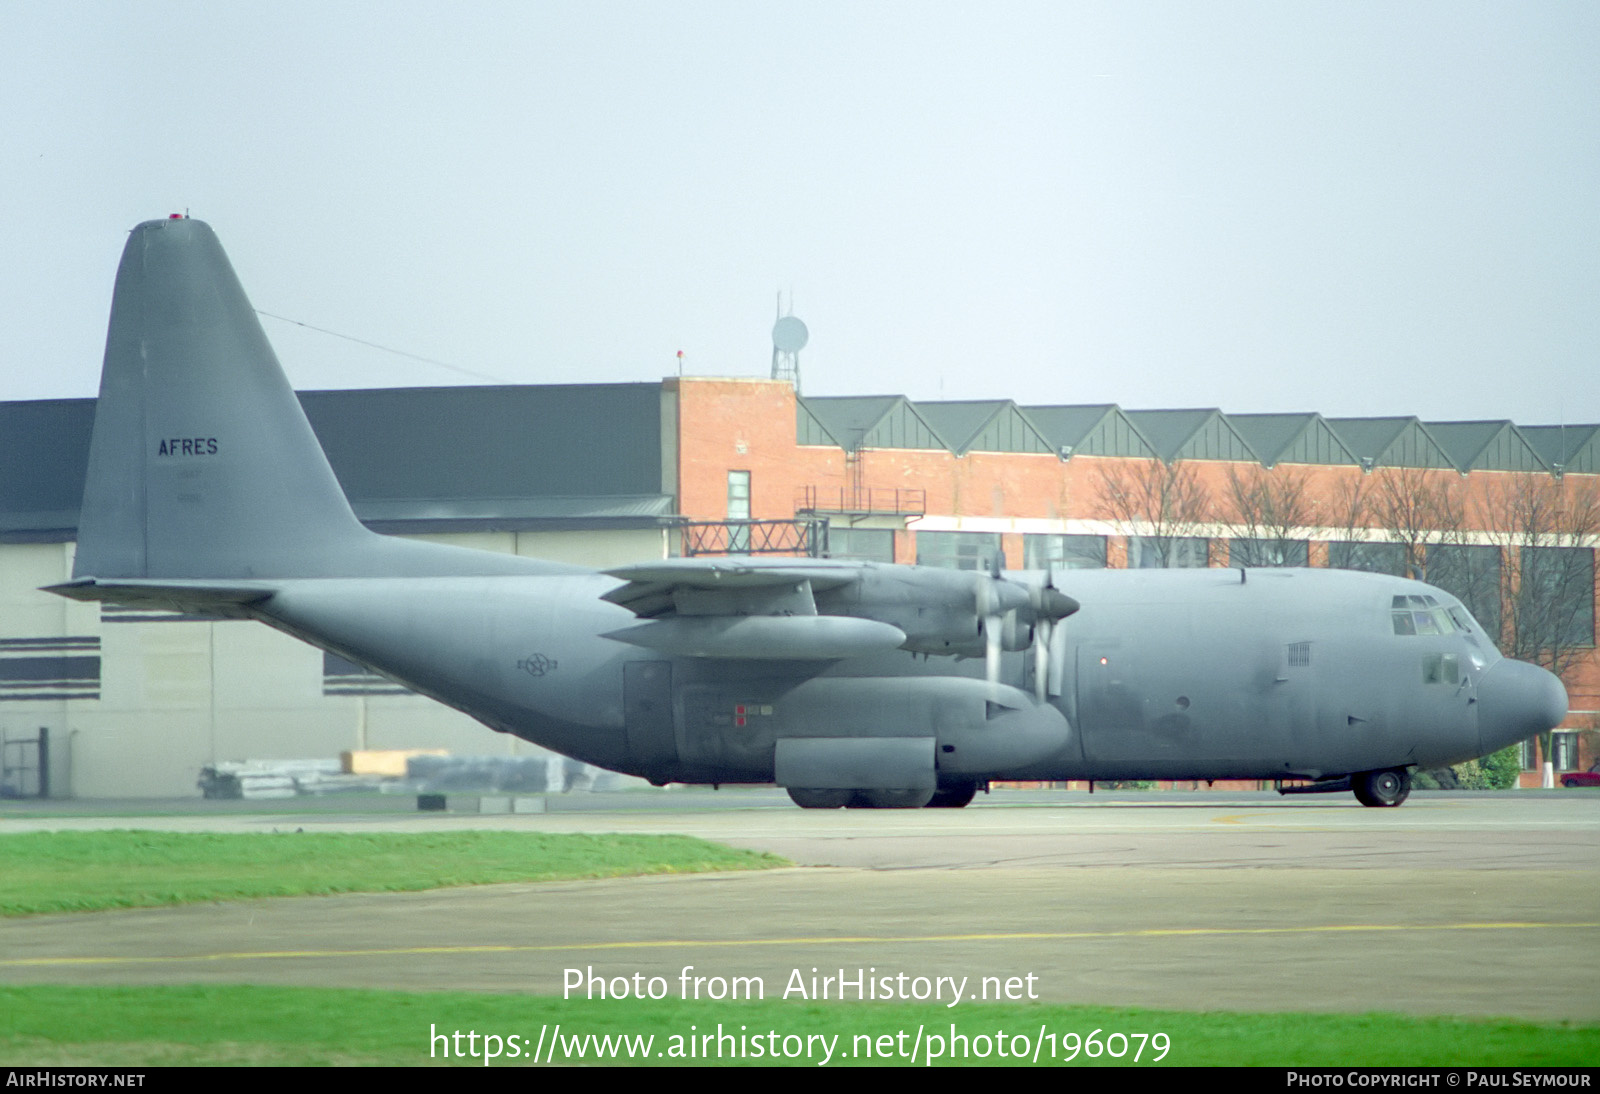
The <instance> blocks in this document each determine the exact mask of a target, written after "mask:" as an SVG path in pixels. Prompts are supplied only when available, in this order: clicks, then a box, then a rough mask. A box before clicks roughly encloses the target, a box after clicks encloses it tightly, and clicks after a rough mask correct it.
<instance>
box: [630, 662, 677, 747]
mask: <svg viewBox="0 0 1600 1094" xmlns="http://www.w3.org/2000/svg"><path fill="white" fill-rule="evenodd" d="M622 717H623V721H624V723H625V724H626V726H627V730H628V754H629V755H630V756H632V757H633V762H634V763H636V764H638V765H639V766H640V767H641V768H644V769H646V770H649V769H652V768H655V767H667V766H672V765H674V764H676V763H677V760H678V740H677V735H676V734H675V733H674V732H673V728H672V662H670V661H629V662H628V663H627V664H625V665H623V666H622Z"/></svg>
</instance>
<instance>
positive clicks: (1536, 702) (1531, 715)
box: [1478, 658, 1567, 755]
mask: <svg viewBox="0 0 1600 1094" xmlns="http://www.w3.org/2000/svg"><path fill="white" fill-rule="evenodd" d="M1566 716H1567V689H1566V688H1564V687H1562V686H1561V680H1560V678H1558V677H1557V676H1556V675H1555V674H1553V673H1549V672H1546V671H1545V670H1544V669H1542V668H1540V667H1539V666H1538V665H1530V664H1528V663H1527V662H1526V661H1513V660H1511V659H1510V658H1507V659H1505V660H1503V661H1498V662H1496V663H1495V664H1494V665H1492V666H1491V667H1490V669H1489V671H1488V672H1486V673H1485V674H1484V676H1483V679H1482V680H1480V681H1479V683H1478V739H1479V745H1480V747H1481V748H1482V750H1483V754H1484V755H1488V754H1489V753H1491V752H1495V751H1498V750H1499V749H1502V748H1505V747H1506V746H1507V745H1511V744H1516V743H1517V742H1518V741H1525V740H1527V739H1528V738H1529V737H1532V736H1533V735H1534V734H1536V733H1543V732H1544V731H1545V730H1547V729H1554V728H1555V727H1556V726H1558V725H1560V724H1561V722H1562V720H1563V719H1565V718H1566Z"/></svg>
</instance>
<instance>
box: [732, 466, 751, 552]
mask: <svg viewBox="0 0 1600 1094" xmlns="http://www.w3.org/2000/svg"><path fill="white" fill-rule="evenodd" d="M749 519H750V472H748V471H729V472H728V523H729V525H730V527H729V528H728V553H729V554H730V555H742V554H746V553H748V552H749V550H750V529H749V528H748V527H745V528H735V527H732V524H733V522H734V521H736V520H749Z"/></svg>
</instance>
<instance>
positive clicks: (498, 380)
mask: <svg viewBox="0 0 1600 1094" xmlns="http://www.w3.org/2000/svg"><path fill="white" fill-rule="evenodd" d="M255 313H256V314H257V315H264V316H266V317H267V318H268V319H276V320H278V321H279V322H280V323H293V324H294V325H295V326H297V327H304V328H306V329H307V330H314V331H316V332H317V333H318V334H328V335H332V336H333V337H335V338H343V339H344V340H345V341H347V342H355V343H356V344H357V345H362V346H370V347H371V348H373V349H376V350H382V351H383V352H384V353H392V354H394V355H395V356H396V357H409V358H410V359H411V360H413V361H421V362H422V363H424V364H428V365H437V366H438V367H439V368H443V369H449V370H450V371H451V372H459V373H461V375H463V376H471V377H473V378H474V379H478V380H488V381H489V382H490V383H495V384H510V383H515V381H514V380H507V379H506V378H505V377H503V376H491V375H489V374H488V373H487V372H474V371H473V370H472V369H470V368H463V367H462V366H460V365H452V364H451V363H450V362H449V361H440V360H438V359H437V358H433V357H424V356H422V355H421V354H420V353H407V352H406V351H405V350H403V349H395V348H394V347H393V346H385V345H382V344H381V343H378V342H369V341H367V339H365V338H357V337H356V336H355V335H353V334H342V333H340V332H339V331H336V330H329V329H328V328H327V327H319V326H315V325H314V324H311V323H303V322H301V321H300V320H298V319H290V318H289V317H288V316H287V315H274V314H273V313H272V312H269V311H262V310H261V309H260V308H256V309H255Z"/></svg>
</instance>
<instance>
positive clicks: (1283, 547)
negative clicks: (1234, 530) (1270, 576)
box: [1228, 539, 1311, 568]
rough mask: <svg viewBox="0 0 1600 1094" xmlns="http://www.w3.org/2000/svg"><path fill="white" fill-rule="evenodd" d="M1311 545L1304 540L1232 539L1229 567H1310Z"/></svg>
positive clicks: (1229, 548) (1229, 551) (1230, 542)
mask: <svg viewBox="0 0 1600 1094" xmlns="http://www.w3.org/2000/svg"><path fill="white" fill-rule="evenodd" d="M1310 563H1311V544H1310V543H1309V542H1308V541H1306V540H1303V539H1230V540H1229V541H1228V565H1229V566H1233V567H1236V568H1237V567H1240V566H1308V565H1310Z"/></svg>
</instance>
